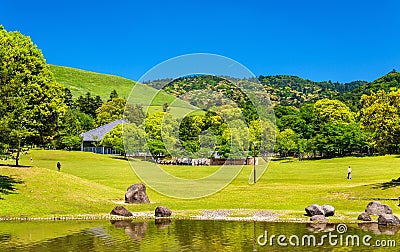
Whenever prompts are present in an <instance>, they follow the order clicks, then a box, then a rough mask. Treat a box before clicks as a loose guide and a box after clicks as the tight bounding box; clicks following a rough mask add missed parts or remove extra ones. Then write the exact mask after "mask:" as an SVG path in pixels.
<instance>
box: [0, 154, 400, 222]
mask: <svg viewBox="0 0 400 252" xmlns="http://www.w3.org/2000/svg"><path fill="white" fill-rule="evenodd" d="M30 156H32V157H33V163H31V162H30V161H29V157H30ZM57 161H60V162H61V163H62V168H61V172H60V173H59V172H57V170H56V166H55V164H56V163H57ZM0 162H3V165H0V174H2V175H10V176H14V177H16V178H20V179H22V180H23V181H24V183H23V184H18V185H16V189H17V190H16V191H15V194H9V195H5V196H3V198H4V200H1V201H0V204H1V208H0V216H17V217H19V216H31V217H35V216H54V215H61V216H65V215H67V216H68V215H70V214H107V213H109V212H110V211H111V209H112V208H113V207H114V206H115V205H118V204H123V199H124V193H125V190H126V188H127V187H128V186H129V185H131V184H133V183H137V182H139V179H138V178H137V176H136V175H135V173H134V172H133V170H132V169H131V168H130V165H129V163H128V162H127V161H125V160H123V159H120V158H115V157H113V156H107V155H96V154H93V153H83V152H68V151H45V150H40V151H39V150H33V151H31V152H30V153H29V155H24V156H23V157H22V159H21V163H22V164H23V165H26V166H29V165H31V166H32V167H21V168H13V167H9V166H5V165H6V164H5V163H4V161H0ZM135 165H137V166H143V167H146V166H147V165H148V163H147V162H143V161H139V160H137V161H135ZM348 165H351V166H352V168H353V179H351V180H348V179H346V175H347V174H346V171H347V166H348ZM399 165H400V159H399V158H398V156H380V157H346V158H336V159H325V160H306V161H301V162H300V161H297V160H292V159H286V160H281V161H280V160H277V161H273V162H271V164H270V166H269V167H268V169H267V171H266V172H265V174H264V175H263V177H262V178H261V179H260V180H259V182H257V184H256V185H249V184H248V179H249V174H250V172H251V170H252V167H251V166H245V167H244V168H243V170H242V171H241V172H240V173H239V175H238V176H237V177H236V178H235V179H234V180H233V181H232V182H231V183H230V184H229V185H228V186H227V187H226V188H224V189H223V190H221V191H219V192H218V193H216V194H214V195H211V196H209V197H204V198H200V199H195V200H183V199H175V198H169V197H167V196H164V195H161V194H159V193H157V192H155V191H154V190H152V189H151V188H148V190H147V191H148V195H149V198H150V200H151V202H152V203H151V204H143V205H126V207H127V208H128V209H129V210H131V211H154V209H155V207H156V206H157V205H165V206H168V207H169V208H171V209H172V211H174V213H175V214H178V215H179V211H177V210H187V211H190V213H193V211H198V210H199V209H239V208H243V209H270V210H274V211H277V213H282V214H283V215H282V218H283V219H285V218H296V219H297V220H299V219H300V220H304V221H306V220H308V218H307V217H305V216H304V207H306V206H307V205H310V204H312V203H318V204H331V205H333V206H334V207H335V208H336V210H337V212H336V214H335V217H333V218H332V219H331V220H332V221H335V220H336V221H344V220H351V221H354V220H355V219H356V217H357V214H358V213H361V212H363V211H364V209H365V207H366V205H367V204H368V202H369V200H362V199H360V198H397V197H398V196H399V191H398V190H399V188H400V185H399V184H398V183H397V184H396V183H394V182H393V183H392V182H391V180H392V179H393V178H397V177H399V173H398V167H399ZM163 169H165V170H166V171H167V172H169V173H171V174H173V175H175V176H178V177H182V178H188V179H192V178H199V177H205V176H207V175H209V174H211V173H213V172H214V171H215V169H216V167H201V166H199V167H195V168H194V167H192V166H172V165H171V166H164V167H163ZM351 198H357V199H358V200H351ZM255 199H257V200H255ZM383 202H384V203H385V204H388V205H389V206H390V207H391V208H392V209H393V211H394V213H395V214H400V208H399V207H398V206H397V201H383ZM195 213H196V212H195Z"/></svg>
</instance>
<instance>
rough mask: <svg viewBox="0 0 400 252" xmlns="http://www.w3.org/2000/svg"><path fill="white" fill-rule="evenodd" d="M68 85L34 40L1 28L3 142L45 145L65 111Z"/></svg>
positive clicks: (0, 134)
mask: <svg viewBox="0 0 400 252" xmlns="http://www.w3.org/2000/svg"><path fill="white" fill-rule="evenodd" d="M63 90H64V88H63V87H62V86H61V85H60V84H58V83H57V82H56V81H55V79H54V76H53V74H52V72H51V71H50V68H49V66H48V65H47V64H46V61H45V59H44V57H43V55H42V52H41V51H40V50H39V49H38V48H37V46H36V45H34V44H33V42H32V41H31V39H30V38H29V37H27V36H24V35H22V34H21V33H19V32H7V31H6V30H5V29H4V28H3V27H0V127H1V128H0V141H1V142H3V143H5V144H7V145H9V147H10V148H15V149H17V150H18V152H17V157H16V164H17V165H18V159H19V151H20V149H21V147H23V146H24V144H45V143H48V142H50V141H51V140H52V139H53V137H54V135H55V131H56V128H57V125H58V122H59V119H60V117H61V116H62V115H63V113H64V112H65V109H66V106H65V104H64V93H63Z"/></svg>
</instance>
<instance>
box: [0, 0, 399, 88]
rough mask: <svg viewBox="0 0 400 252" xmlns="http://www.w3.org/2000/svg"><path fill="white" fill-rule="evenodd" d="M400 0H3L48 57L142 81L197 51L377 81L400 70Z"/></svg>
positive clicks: (266, 66)
mask: <svg viewBox="0 0 400 252" xmlns="http://www.w3.org/2000/svg"><path fill="white" fill-rule="evenodd" d="M399 13H400V1H397V0H386V1H385V0H382V1H370V0H364V1H358V0H353V1H352V0H347V1H342V0H338V1H328V0H326V1H323V0H319V1H306V0H303V1H285V0H282V1H278V0H275V1H268V0H266V1H252V0H247V1H235V0H231V1H216V0H214V1H207V0H204V1H189V0H187V1H101V0H97V1H92V0H89V1H83V0H81V1H76V0H71V1H63V0H60V1H15V0H1V1H0V24H2V25H3V26H4V27H5V28H6V29H7V30H9V31H13V30H18V31H21V32H22V33H23V34H26V35H29V36H30V37H31V38H32V40H33V41H34V43H36V44H37V45H38V47H39V48H40V49H41V50H42V51H43V54H44V56H45V58H46V59H47V62H48V63H51V64H56V65H63V66H71V67H76V68H81V69H86V70H91V71H96V72H102V73H110V74H115V75H120V76H124V77H127V78H130V79H133V80H138V79H139V78H140V77H141V76H142V75H143V74H144V73H145V72H146V71H147V70H149V69H150V68H152V67H153V66H155V65H156V64H158V63H160V62H162V61H164V60H167V59H169V58H171V57H176V56H179V55H182V54H188V53H213V54H219V55H223V56H226V57H229V58H232V59H234V60H236V61H238V62H240V63H241V64H243V65H244V66H246V67H247V68H249V69H250V70H251V71H252V72H253V73H254V74H255V75H257V76H258V75H261V74H262V75H277V74H289V75H297V76H300V77H303V78H307V79H311V80H315V81H321V80H332V81H339V82H349V81H353V80H367V81H372V80H374V79H376V78H378V77H380V76H382V75H384V74H386V73H387V72H389V71H391V70H392V69H393V68H395V69H397V70H400V48H399V47H400V46H399V45H400V17H399Z"/></svg>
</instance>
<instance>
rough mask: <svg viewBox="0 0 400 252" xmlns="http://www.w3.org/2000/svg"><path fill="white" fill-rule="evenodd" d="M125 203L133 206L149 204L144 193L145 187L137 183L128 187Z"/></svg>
mask: <svg viewBox="0 0 400 252" xmlns="http://www.w3.org/2000/svg"><path fill="white" fill-rule="evenodd" d="M125 202H126V203H135V204H140V203H150V200H149V197H148V196H147V193H146V186H145V185H143V184H142V183H138V184H133V185H131V186H130V187H128V189H127V190H126V193H125Z"/></svg>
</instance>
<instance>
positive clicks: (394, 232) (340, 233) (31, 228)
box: [0, 219, 400, 252]
mask: <svg viewBox="0 0 400 252" xmlns="http://www.w3.org/2000/svg"><path fill="white" fill-rule="evenodd" d="M399 229H400V227H384V226H378V225H377V224H374V223H372V224H358V225H357V224H351V225H350V224H348V225H341V226H339V225H338V224H310V223H309V224H296V223H267V222H238V221H204V220H202V221H199V220H168V219H167V220H151V221H140V222H138V221H134V222H130V221H116V222H110V221H53V222H45V221H41V222H37V221H31V222H1V223H0V251H35V252H42V251H43V252H44V251H57V252H61V251H377V250H378V251H398V250H399V248H398V247H400V232H399ZM279 237H280V238H279ZM369 237H370V238H369ZM278 238H279V239H280V244H279V242H278ZM314 239H315V242H314ZM329 239H330V240H329ZM357 239H359V240H357ZM363 239H366V240H367V243H365V241H364V243H363ZM357 241H358V243H357ZM377 242H379V245H380V246H379V247H378V246H377Z"/></svg>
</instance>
